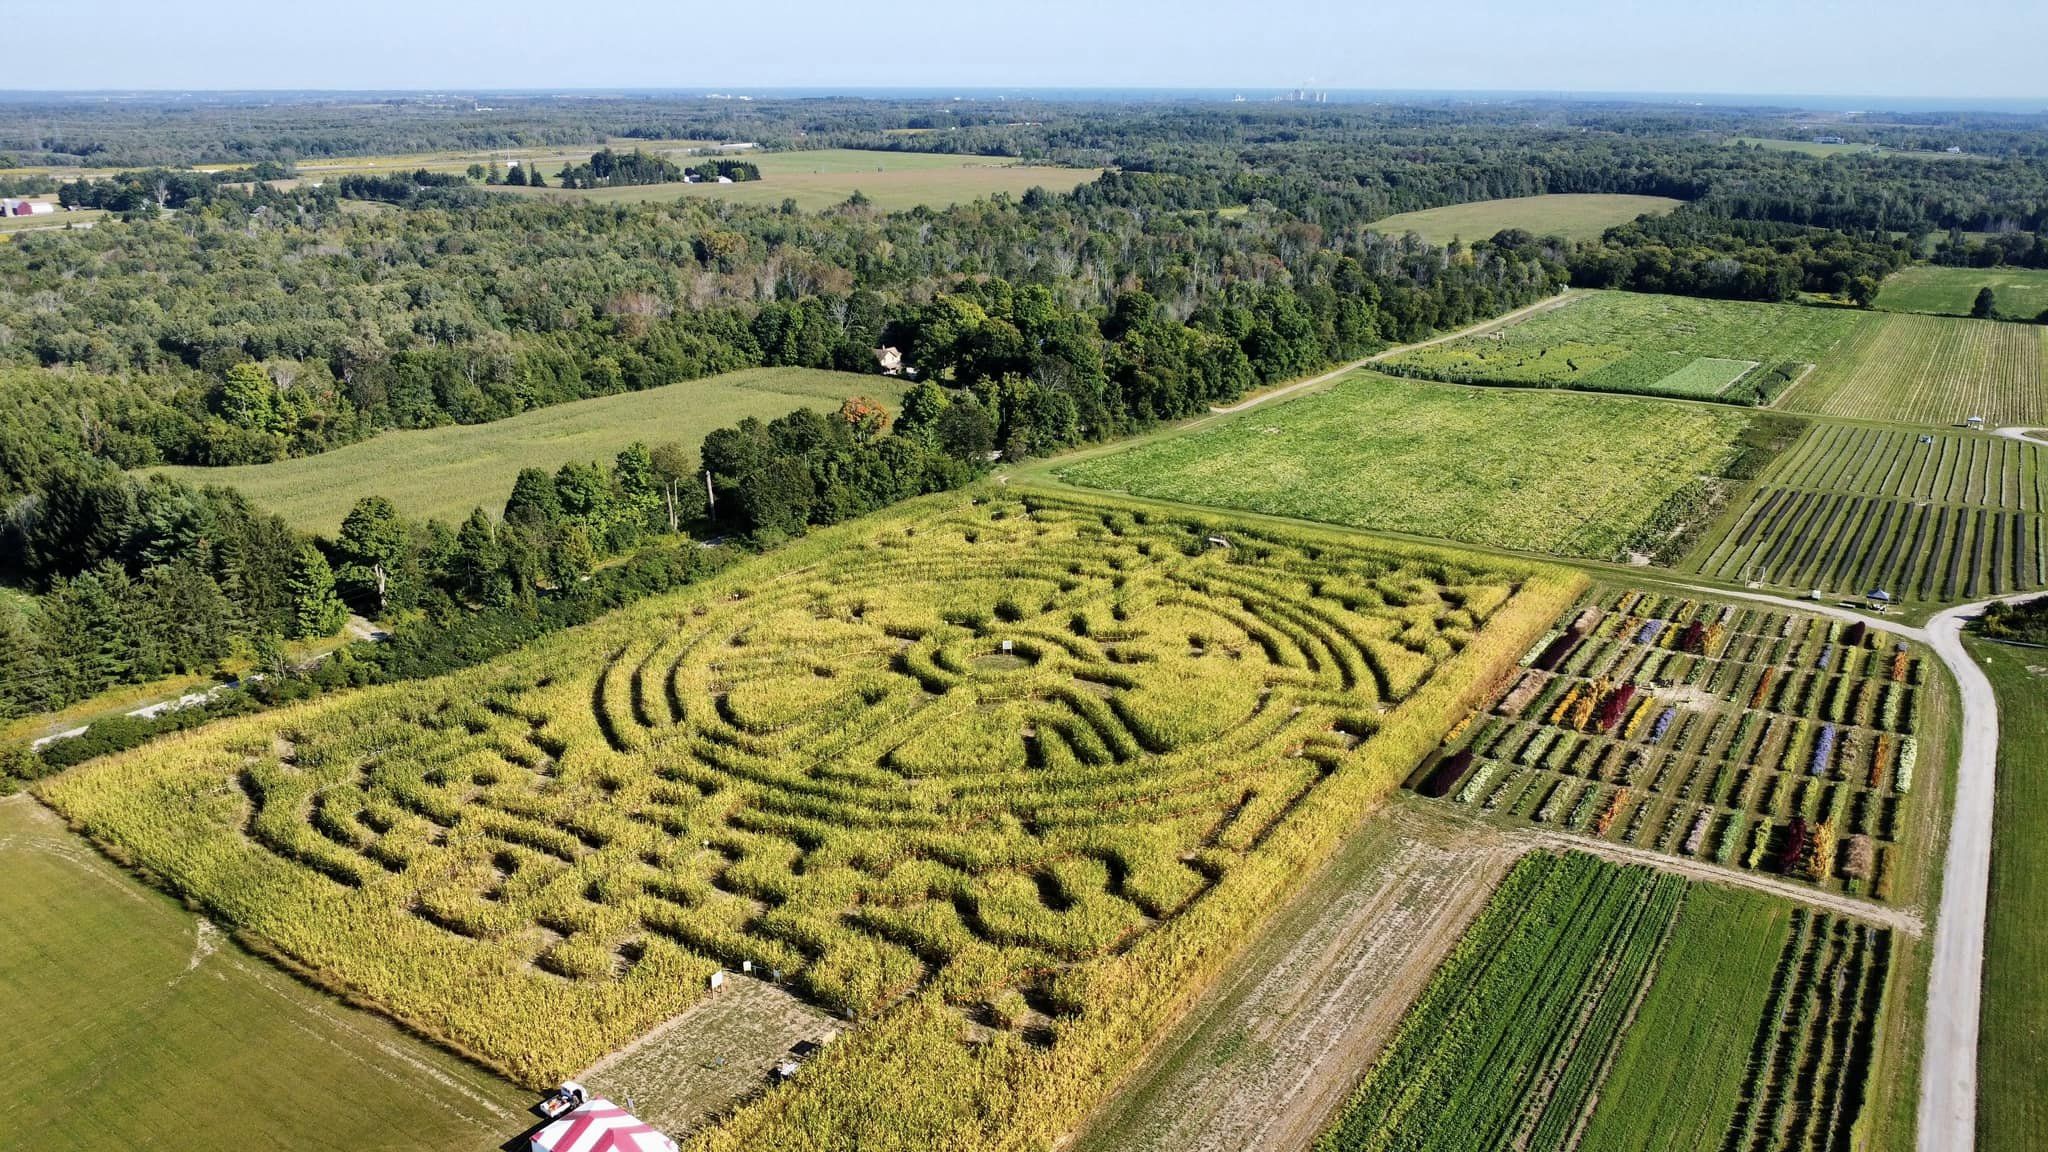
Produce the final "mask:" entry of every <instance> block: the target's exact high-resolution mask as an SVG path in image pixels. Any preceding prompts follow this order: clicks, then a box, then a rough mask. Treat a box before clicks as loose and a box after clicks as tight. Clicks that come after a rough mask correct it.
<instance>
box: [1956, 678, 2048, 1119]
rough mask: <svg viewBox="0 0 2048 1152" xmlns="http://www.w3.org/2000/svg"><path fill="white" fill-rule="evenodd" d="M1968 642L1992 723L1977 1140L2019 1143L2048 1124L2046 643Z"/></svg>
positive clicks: (2047, 760)
mask: <svg viewBox="0 0 2048 1152" xmlns="http://www.w3.org/2000/svg"><path fill="white" fill-rule="evenodd" d="M1970 650H1971V652H1972V654H1974V655H1975V656H1976V657H1977V659H1978V662H1979V664H1980V666H1981V667H1982V668H1983V669H1984V674H1985V675H1987V676H1989V677H1990V678H1991V686H1992V688H1993V690H1994V691H1996V692H1997V693H1998V723H1999V731H1998V740H1999V743H1998V796H1997V808H1996V810H1995V811H1994V813H1993V815H1992V821H1993V823H1992V833H1991V896H1990V899H1991V903H1990V910H1989V911H1988V912H1987V913H1986V917H1985V925H1984V1009H1983V1013H1984V1014H1983V1019H1982V1024H1981V1027H1982V1033H1981V1034H1980V1037H1979V1039H1978V1045H1977V1076H1978V1088H1977V1147H1978V1148H1979V1149H1981V1150H1982V1152H2021V1150H2022V1149H2033V1148H2039V1147H2040V1143H2039V1141H2040V1138H2041V1134H2042V1133H2043V1132H2048V1047H2044V1046H2043V1043H2042V1041H2043V1039H2044V1038H2048V962H2044V961H2048V917H2044V916H2042V915H2041V906H2042V901H2044V900H2048V840H2044V839H2043V837H2042V835H2041V828H2042V825H2043V823H2044V821H2048V652H2042V651H2041V650H2039V649H2034V648H2019V647H2013V646H2010V645H2005V644H1996V643H1991V642H1988V641H1985V642H1975V641H1973V642H1972V643H1971V644H1970Z"/></svg>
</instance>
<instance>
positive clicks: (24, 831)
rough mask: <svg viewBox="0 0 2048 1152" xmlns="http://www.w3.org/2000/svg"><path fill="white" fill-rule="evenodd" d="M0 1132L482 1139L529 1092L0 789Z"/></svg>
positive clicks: (56, 1136) (176, 1140)
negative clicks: (284, 958)
mask: <svg viewBox="0 0 2048 1152" xmlns="http://www.w3.org/2000/svg"><path fill="white" fill-rule="evenodd" d="M0 876H4V877H5V878H6V882H5V883H4V884H0V1015H4V1018H5V1019H6V1021H7V1042H6V1043H5V1044H0V1125H4V1126H5V1128H6V1131H7V1132H8V1133H9V1134H10V1137H18V1138H20V1139H21V1141H22V1142H21V1143H19V1144H15V1143H13V1142H12V1141H11V1139H10V1143H9V1145H8V1146H9V1147H22V1148H28V1147H34V1148H38V1149H46V1150H58V1149H79V1150H87V1149H107V1148H164V1147H179V1148H269V1149H280V1150H292V1152H301V1150H304V1152H312V1150H320V1152H326V1150H333V1152H341V1150H343V1149H363V1148H473V1149H483V1148H492V1147H496V1146H497V1145H498V1144H499V1143H501V1142H502V1141H504V1140H506V1139H507V1138H509V1137H511V1136H515V1135H517V1134H518V1133H520V1132H522V1131H524V1130H525V1129H526V1128H527V1126H528V1124H529V1122H530V1121H531V1119H532V1117H531V1116H529V1115H527V1114H525V1113H524V1112H523V1111H522V1110H523V1108H524V1107H525V1106H526V1105H527V1104H528V1103H530V1102H531V1098H530V1097H528V1096H527V1095H526V1094H525V1093H523V1092H521V1091H520V1090H519V1089H517V1088H515V1087H513V1086H512V1085H510V1084H508V1083H506V1082H504V1081H502V1080H499V1079H498V1078H496V1077H494V1076H492V1075H490V1074H488V1073H486V1072H483V1071H480V1070H479V1069H477V1068H475V1067H472V1066H470V1065H468V1064H465V1063H464V1062H462V1061H460V1060H458V1059H456V1058H454V1057H452V1056H449V1055H446V1054H445V1053H442V1052H441V1051H439V1050H438V1049H434V1048H431V1047H428V1046H427V1045H425V1044H423V1043H421V1042H420V1041H418V1040H415V1039H413V1038H412V1037H410V1036H408V1035H406V1034H405V1033H403V1032H401V1031H400V1030H399V1029H397V1028H396V1027H394V1026H392V1025H390V1024H388V1023H386V1022H385V1021H383V1020H382V1019H379V1018H377V1017H374V1016H370V1015H368V1014H366V1013H363V1012H360V1011H357V1010H355V1009H352V1008H349V1007H346V1006H345V1005H343V1004H341V1003H339V1002H337V1001H335V1000H334V999H332V998H331V997H329V996H326V995H324V994H322V993H319V992H315V991H313V990H312V989H310V988H308V987H306V986H304V985H302V984H299V983H298V982H296V981H294V980H293V979H292V978H290V977H289V976H286V975H284V974H283V973H281V972H279V971H278V970H277V969H276V968H274V967H272V966H271V965H270V964H269V963H267V962H265V961H263V960H259V959H256V958H254V957H252V956H250V955H248V954H247V953H245V952H243V951H242V950H241V949H240V948H239V947H237V946H236V945H235V944H234V943H233V942H232V941H230V940H228V939H226V938H225V937H223V936H222V935H221V934H220V933H219V932H217V931H215V930H214V929H213V928H212V927H211V926H210V925H207V924H206V923H204V922H203V921H201V920H199V919H198V918H197V917H195V916H193V915H192V914H191V913H189V912H187V911H185V909H184V908H182V907H181V906H179V905H178V904H177V903H176V902H175V901H172V900H170V899H169V898H167V897H165V896H163V895H160V894H159V893H157V892H155V891H153V890H151V889H148V888H145V887H144V886H142V885H141V884H139V883H137V882H136V881H134V880H133V879H131V878H130V877H128V876H127V875H125V874H123V873H122V872H121V871H120V870H119V869H117V868H115V867H114V866H113V865H112V864H109V863H108V862H107V861H106V860H104V859H102V858H101V857H100V856H99V855H98V854H96V853H94V852H93V851H92V850H91V849H90V848H88V847H86V845H85V844H84V842H83V841H81V840H79V839H78V838H77V837H75V836H73V835H72V834H71V833H70V832H68V831H66V829H65V827H64V825H63V823H62V822H60V821H59V820H58V819H57V818H56V817H55V816H52V815H50V814H49V813H48V812H47V811H45V810H44V809H43V808H41V807H40V806H38V805H37V804H35V803H34V802H33V801H31V800H30V799H29V798H28V797H26V796H16V797H12V798H10V799H5V800H0Z"/></svg>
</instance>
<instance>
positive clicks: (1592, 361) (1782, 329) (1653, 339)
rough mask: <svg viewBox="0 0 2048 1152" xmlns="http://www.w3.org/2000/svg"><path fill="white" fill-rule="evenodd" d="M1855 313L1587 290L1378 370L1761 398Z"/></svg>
mask: <svg viewBox="0 0 2048 1152" xmlns="http://www.w3.org/2000/svg"><path fill="white" fill-rule="evenodd" d="M1863 319H1864V318H1863V317H1861V316H1858V315H1857V314H1855V313H1851V312H1847V311H1841V310H1835V309H1827V308H1799V307H1792V306H1789V305H1782V304H1754V303H1748V302H1744V301H1732V300H1706V299H1696V298H1692V297H1683V296H1657V295H1651V294H1648V293H1635V292H1587V293H1584V294H1583V297H1582V298H1580V299H1576V300H1574V301H1573V302H1572V303H1570V304H1568V305H1566V306H1565V307H1562V308H1554V309H1550V310H1548V311H1544V312H1538V313H1534V314H1532V315H1530V316H1529V317H1528V318H1526V319H1524V320H1520V321H1518V322H1516V323H1513V324H1509V325H1504V326H1502V327H1499V328H1496V329H1494V330H1492V331H1489V332H1485V333H1481V334H1478V335H1473V336H1467V337H1465V338H1463V339H1460V340H1453V341H1450V342H1448V343H1444V344H1435V345H1431V346H1429V347H1424V348H1417V349H1413V350H1411V351H1408V352H1403V353H1401V354H1400V355H1397V356H1394V357H1391V358H1390V359H1389V360H1387V362H1386V363H1385V365H1383V367H1384V369H1385V370H1386V371H1388V372H1391V373H1394V374H1396V375H1402V376H1417V377H1422V378H1425V379H1430V380H1443V381H1448V382H1451V383H1458V384H1500V385H1508V386H1512V387H1523V388H1576V389H1583V390H1586V391H1593V392H1632V393H1642V394H1646V395H1655V396H1673V397H1677V398H1679V399H1687V400H1718V401H1725V402H1728V403H1737V404H1756V403H1769V402H1770V401H1771V400H1772V399H1773V398H1774V397H1776V396H1777V395H1778V394H1779V393H1780V392H1782V391H1783V390H1784V389H1785V388H1786V386H1787V385H1788V384H1790V383H1791V382H1792V381H1794V380H1797V379H1798V378H1799V377H1800V376H1801V375H1802V374H1803V373H1805V372H1806V370H1807V366H1808V365H1812V364H1816V363H1823V362H1826V361H1827V360H1828V358H1829V356H1830V354H1831V353H1832V352H1833V351H1834V350H1835V349H1836V348H1837V346H1839V345H1841V344H1842V343H1843V342H1844V341H1846V340H1847V339H1848V337H1849V336H1850V334H1851V333H1852V332H1853V331H1854V330H1855V329H1856V326H1857V324H1858V323H1859V322H1861V321H1862V320H1863Z"/></svg>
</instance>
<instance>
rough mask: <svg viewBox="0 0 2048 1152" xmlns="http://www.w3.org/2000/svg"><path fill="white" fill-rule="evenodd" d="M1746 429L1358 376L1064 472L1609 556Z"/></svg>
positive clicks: (1618, 405)
mask: <svg viewBox="0 0 2048 1152" xmlns="http://www.w3.org/2000/svg"><path fill="white" fill-rule="evenodd" d="M1570 310H1571V309H1564V311H1570ZM1744 419H1745V417H1744V416H1743V415H1741V414H1740V413H1737V412H1733V411H1722V410H1719V409H1715V408H1709V407H1704V406H1678V405H1669V404H1659V403H1656V402H1653V401H1648V400H1638V399H1628V398H1620V397H1593V396H1555V395H1538V394H1534V393H1528V392H1508V391H1494V390H1487V389H1475V388H1448V387H1444V386H1442V385H1439V384H1429V383H1420V382H1416V381H1410V380H1398V379H1393V378H1390V377H1385V376H1379V375H1376V374H1373V373H1359V374H1358V375H1356V376H1353V377H1351V378H1349V379H1347V380H1344V381H1342V382H1340V383H1339V384H1338V385H1337V386H1336V387H1335V388H1333V389H1331V390H1329V391H1327V392H1321V393H1317V394H1314V395H1310V396H1305V397H1301V398H1298V399H1293V400H1288V401H1285V402H1282V403H1279V404H1277V405H1274V406H1271V407H1263V408H1257V409H1254V410H1252V411H1250V412H1247V413H1245V414H1243V415H1241V416H1235V417H1231V418H1228V419H1225V420H1221V421H1219V422H1216V423H1212V424H1210V425H1208V426H1206V427H1203V428H1199V429H1196V430H1193V431H1189V432H1187V433H1185V434H1182V435H1177V436H1172V437H1168V438H1163V439H1157V440H1152V441H1149V442H1146V443H1143V444H1140V445H1138V446H1137V447H1134V448H1130V449H1127V450H1124V451H1120V452H1115V453H1111V454H1107V455H1102V456H1096V457H1093V458H1090V459H1084V460H1081V461H1078V462H1076V463H1074V464H1071V465H1068V466H1066V467H1064V468H1062V469H1061V470H1060V473H1059V475H1060V477H1061V478H1062V479H1064V480H1067V481H1069V482H1072V483H1075V484H1081V485H1085V486H1088V487H1095V488H1111V489H1121V490H1124V491H1128V492H1131V493H1133V494H1135V495H1140V496H1151V497H1158V498H1163V499H1170V500H1180V501H1186V502H1189V503H1195V504H1210V505H1216V506H1220V507H1226V508H1244V509H1249V510H1252V511H1258V512H1270V513H1275V514H1279V515H1286V516H1298V517H1302V518H1304V519H1310V520H1322V521H1327V522H1330V523H1335V524H1348V525H1351V526H1353V527H1358V528H1375V529H1382V530H1387V531H1395V532H1406V533H1413V534H1416V535H1427V536H1440V537H1446V538H1449V539H1453V540H1459V541H1462V542H1465V543H1470V544H1485V545H1491V546H1494V547H1501V548H1513V549H1520V550H1527V551H1537V552H1550V553H1553V554H1557V555H1566V556H1591V557H1596V558H1599V559H1610V558H1614V557H1616V556H1617V555H1618V554H1619V553H1620V552H1621V551H1622V550H1623V549H1624V547H1625V546H1626V545H1627V544H1628V542H1629V539H1630V537H1631V536H1632V535H1634V534H1635V533H1636V531H1637V530H1638V529H1639V528H1641V527H1642V526H1643V525H1644V524H1645V523H1647V522H1648V521H1649V520H1650V518H1651V517H1652V516H1653V515H1654V514H1655V513H1656V512H1657V510H1658V508H1659V507H1660V506H1661V505H1662V504H1663V503H1664V501H1665V500H1666V499H1668V498H1670V497H1671V496H1672V495H1674V494H1675V493H1677V492H1678V491H1679V490H1680V489H1681V488H1682V487H1684V486H1685V484H1686V483H1687V481H1688V480H1689V479H1690V478H1692V477H1693V476H1695V475H1699V474H1702V473H1712V472H1714V471H1715V470H1716V469H1718V468H1719V467H1720V466H1721V464H1722V463H1723V461H1725V460H1726V458H1727V457H1728V455H1729V453H1730V452H1731V450H1732V447H1731V446H1732V445H1733V443H1734V439H1735V437H1736V435H1737V434H1738V433H1739V432H1740V431H1741V429H1742V426H1743V422H1744Z"/></svg>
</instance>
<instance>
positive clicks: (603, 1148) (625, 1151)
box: [530, 1096, 676, 1152]
mask: <svg viewBox="0 0 2048 1152" xmlns="http://www.w3.org/2000/svg"><path fill="white" fill-rule="evenodd" d="M530 1143H531V1145H532V1152H676V1142H675V1141H673V1140H671V1139H669V1138H668V1137H666V1136H664V1135H662V1134H661V1133H660V1132H657V1131H655V1130H654V1129H653V1128H652V1127H650V1126H649V1125H646V1124H643V1123H641V1122H640V1121H639V1120H636V1119H634V1117H633V1114H632V1113H630V1112H628V1111H626V1110H625V1109H624V1108H621V1107H619V1106H618V1105H617V1104H614V1103H612V1102H611V1101H609V1100H607V1099H605V1098H604V1097H602V1096H595V1097H592V1098H591V1099H589V1100H586V1101H584V1102H583V1103H582V1104H581V1105H579V1106H578V1107H577V1108H576V1110H575V1111H573V1112H571V1113H569V1114H568V1115H566V1116H564V1117H562V1118H561V1119H560V1120H557V1121H555V1122H554V1123H552V1124H549V1125H548V1126H547V1127H545V1128H542V1129H541V1130H540V1131H538V1132H536V1133H534V1134H533V1139H532V1141H531V1142H530Z"/></svg>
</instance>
